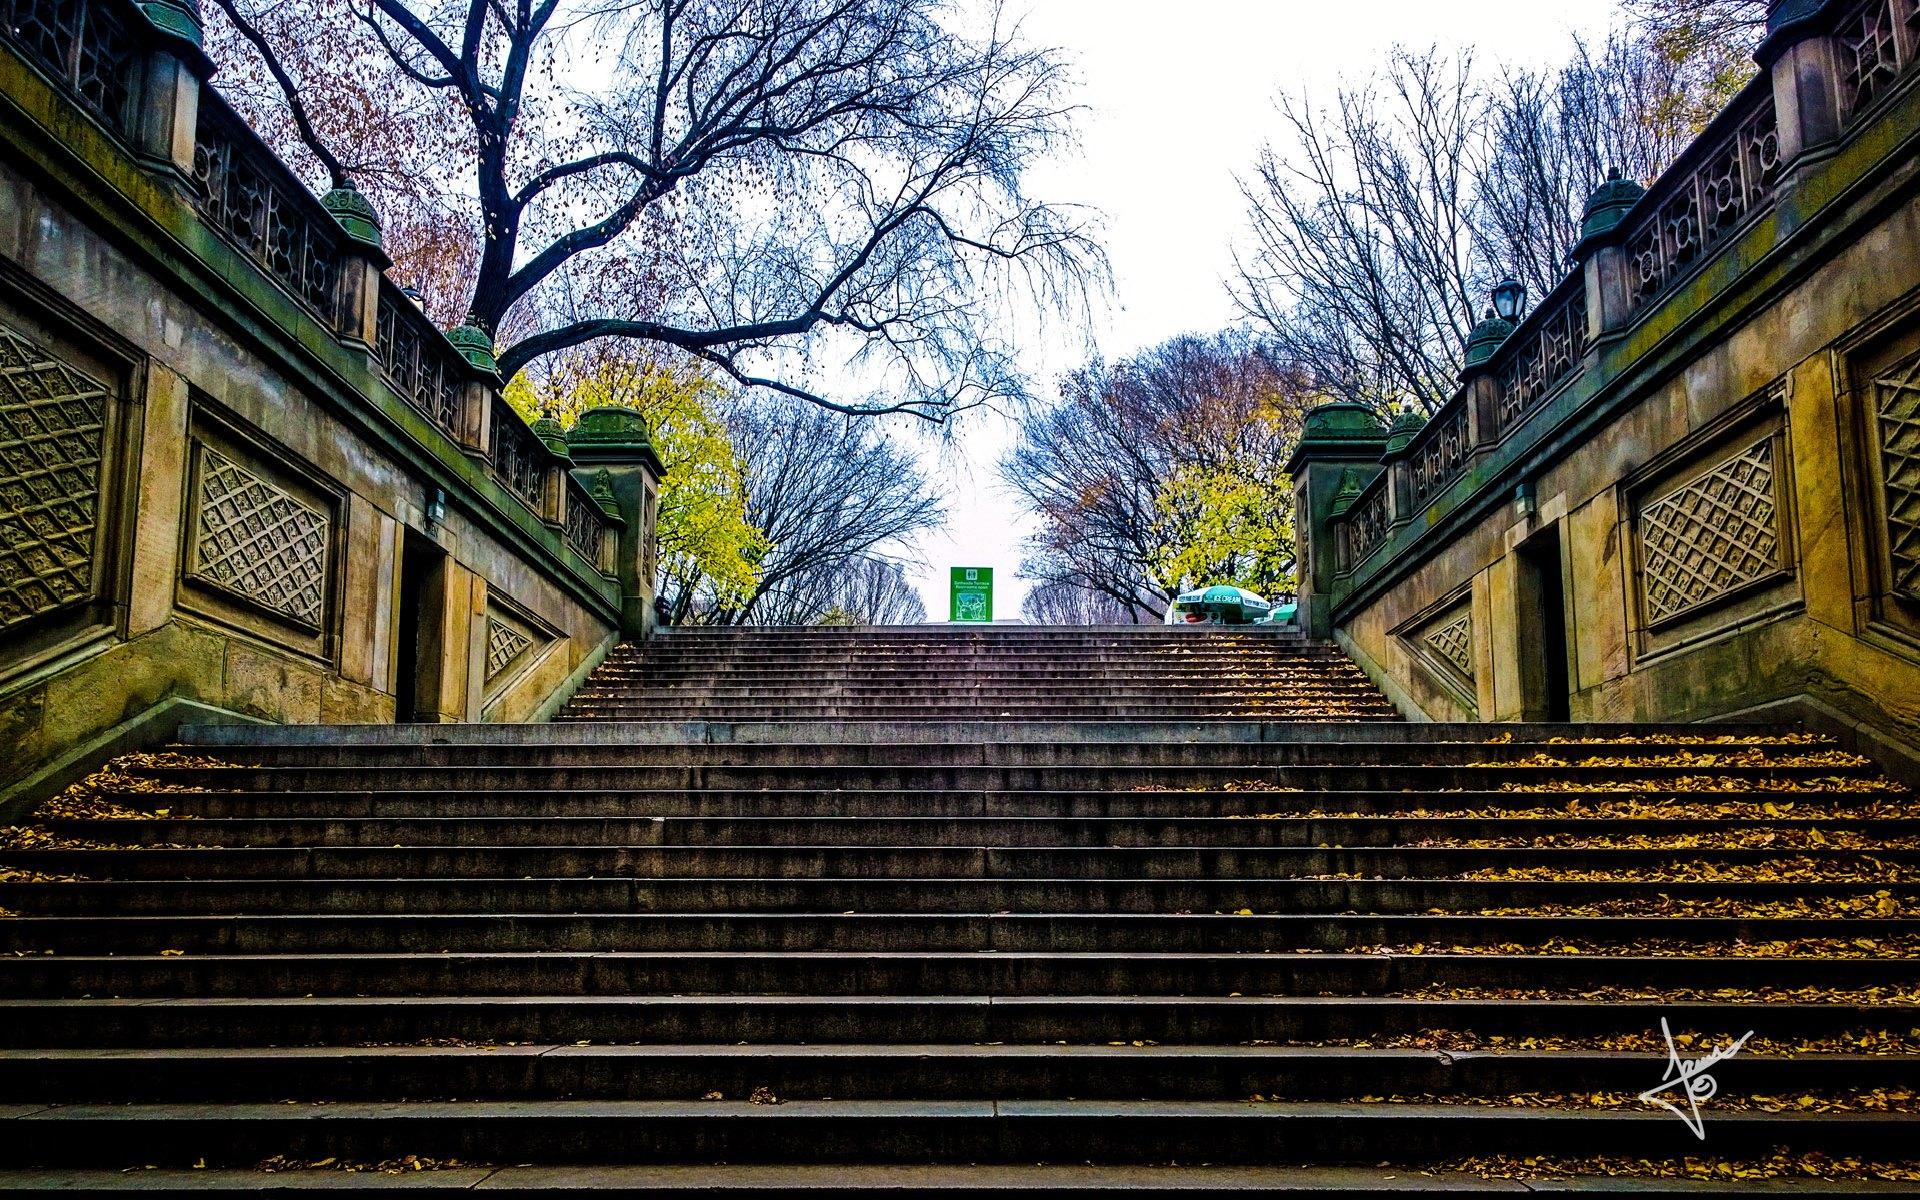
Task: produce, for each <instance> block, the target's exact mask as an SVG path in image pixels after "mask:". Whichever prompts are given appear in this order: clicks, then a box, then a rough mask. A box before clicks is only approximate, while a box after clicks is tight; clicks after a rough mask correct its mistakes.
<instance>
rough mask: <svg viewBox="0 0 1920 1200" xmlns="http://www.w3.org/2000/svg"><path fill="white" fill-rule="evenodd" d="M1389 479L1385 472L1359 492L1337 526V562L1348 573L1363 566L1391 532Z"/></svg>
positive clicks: (1391, 513) (1391, 514) (1391, 495)
mask: <svg viewBox="0 0 1920 1200" xmlns="http://www.w3.org/2000/svg"><path fill="white" fill-rule="evenodd" d="M1390 479H1391V476H1390V475H1389V474H1388V473H1387V472H1385V471H1382V472H1381V473H1380V474H1379V475H1377V476H1375V477H1374V480H1373V482H1372V483H1370V484H1368V485H1367V486H1366V487H1364V488H1362V489H1361V490H1360V494H1359V495H1358V496H1357V497H1355V499H1354V501H1353V507H1351V508H1349V509H1348V510H1347V516H1346V520H1345V521H1343V522H1342V523H1341V530H1342V541H1341V547H1342V552H1341V561H1342V564H1343V565H1344V567H1345V569H1346V570H1348V571H1352V570H1355V569H1357V568H1358V567H1359V566H1360V565H1361V564H1362V563H1364V562H1366V561H1367V559H1368V558H1369V557H1371V556H1372V554H1373V552H1374V551H1376V550H1378V549H1379V548H1380V547H1381V546H1382V545H1383V544H1384V543H1385V542H1386V540H1387V534H1389V533H1391V532H1392V531H1393V519H1394V518H1393V494H1392V489H1391V488H1390V487H1389V480H1390Z"/></svg>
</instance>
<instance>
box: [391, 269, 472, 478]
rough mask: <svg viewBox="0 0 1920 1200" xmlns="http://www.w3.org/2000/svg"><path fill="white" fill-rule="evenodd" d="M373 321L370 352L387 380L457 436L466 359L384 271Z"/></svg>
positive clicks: (463, 419)
mask: <svg viewBox="0 0 1920 1200" xmlns="http://www.w3.org/2000/svg"><path fill="white" fill-rule="evenodd" d="M375 321H376V325H375V331H376V332H375V335H374V343H373V345H374V357H376V358H377V359H379V361H380V371H381V373H382V374H384V375H385V376H386V378H387V383H388V384H389V385H390V386H392V388H393V390H394V391H396V392H398V393H400V395H401V397H402V398H403V399H405V400H406V401H407V402H408V403H410V404H412V405H413V406H414V407H415V408H416V409H418V410H420V412H421V413H422V414H424V415H425V416H426V417H427V419H428V420H430V421H432V422H433V423H434V424H435V425H438V426H439V427H440V428H441V429H442V430H444V431H445V432H446V433H447V435H448V436H449V437H452V438H454V439H456V440H459V438H460V436H461V434H462V432H463V431H464V430H465V429H466V428H467V415H466V412H465V411H464V410H465V406H466V395H465V393H466V376H467V374H468V365H467V363H466V360H465V359H463V358H461V356H460V352H459V351H457V350H455V349H454V347H453V344H452V343H451V342H449V341H448V340H447V336H446V334H444V333H442V332H440V330H439V329H437V328H436V327H435V326H434V324H433V322H432V321H429V320H428V319H427V315H426V314H425V313H424V312H421V311H420V306H419V305H418V304H415V303H414V301H413V299H412V297H410V296H408V295H407V294H406V293H405V292H403V291H401V290H400V289H399V287H397V286H396V285H395V284H394V283H393V281H392V280H390V279H387V278H384V277H382V279H381V280H380V299H379V309H378V312H377V314H376V317H375Z"/></svg>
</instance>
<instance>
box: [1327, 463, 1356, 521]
mask: <svg viewBox="0 0 1920 1200" xmlns="http://www.w3.org/2000/svg"><path fill="white" fill-rule="evenodd" d="M1361 491H1362V489H1361V486H1360V472H1358V471H1356V470H1354V469H1353V468H1352V467H1348V468H1347V469H1346V470H1344V471H1342V472H1341V473H1340V489H1339V490H1338V491H1336V492H1334V494H1333V500H1332V501H1331V502H1329V504H1328V505H1327V511H1328V512H1330V513H1331V514H1333V515H1334V516H1336V517H1337V516H1339V515H1340V514H1341V513H1343V512H1346V511H1347V510H1348V509H1350V508H1352V507H1353V502H1354V501H1355V500H1358V499H1359V498H1360V492H1361Z"/></svg>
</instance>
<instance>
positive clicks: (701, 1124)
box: [11, 1100, 1920, 1168]
mask: <svg viewBox="0 0 1920 1200" xmlns="http://www.w3.org/2000/svg"><path fill="white" fill-rule="evenodd" d="M11 1111H13V1112H14V1113H15V1115H14V1118H13V1122H12V1125H11V1127H12V1128H13V1129H15V1130H17V1136H18V1142H17V1145H16V1146H15V1148H14V1151H13V1154H12V1155H11V1157H12V1159H13V1161H14V1163H15V1164H16V1165H33V1166H86V1167H95V1168H97V1167H101V1166H129V1167H140V1166H143V1165H147V1164H154V1165H166V1166H182V1167H184V1166H190V1165H193V1164H194V1163H196V1162H204V1163H206V1164H207V1165H208V1166H216V1165H220V1166H226V1165H248V1164H252V1163H256V1162H259V1161H261V1160H262V1159H265V1158H267V1157H270V1156H273V1155H286V1156H289V1157H293V1158H298V1159H306V1160H316V1159H320V1158H323V1157H324V1158H349V1159H355V1160H361V1161H379V1160H383V1159H393V1158H399V1157H401V1156H403V1155H417V1156H424V1157H430V1158H436V1159H457V1160H461V1161H465V1162H475V1163H499V1162H534V1161H538V1162H546V1163H559V1162H581V1163H603V1162H686V1161H689V1160H693V1161H700V1160H708V1161H716V1160H717V1161H727V1162H854V1163H860V1162H866V1163H871V1162H897V1163H926V1162H958V1163H980V1162H1020V1163H1032V1162H1036V1161H1047V1160H1054V1161H1058V1160H1060V1159H1062V1158H1070V1159H1073V1160H1075V1161H1087V1160H1093V1161H1098V1162H1107V1163H1154V1162H1167V1161H1174V1160H1200V1161H1206V1162H1214V1163H1249V1162H1252V1163H1270V1162H1298V1161H1312V1162H1329V1161H1331V1162H1357V1161H1365V1162H1376V1163H1377V1162H1380V1161H1393V1160H1398V1161H1408V1160H1416V1161H1418V1160H1433V1159H1438V1160H1442V1161H1451V1160H1453V1159H1455V1158H1457V1157H1459V1156H1462V1155H1472V1154H1485V1153H1490V1152H1499V1151H1505V1150H1511V1149H1512V1148H1513V1147H1515V1146H1525V1147H1528V1148H1530V1149H1531V1150H1532V1151H1533V1152H1535V1153H1537V1154H1542V1155H1547V1154H1569V1155H1597V1154H1613V1155H1621V1154H1624V1155H1630V1156H1642V1155H1644V1153H1645V1152H1646V1149H1647V1147H1648V1146H1649V1145H1650V1144H1661V1142H1662V1140H1663V1139H1672V1138H1673V1136H1674V1135H1675V1133H1676V1132H1680V1133H1684V1130H1680V1129H1679V1123H1678V1122H1677V1121H1676V1120H1675V1118H1674V1117H1673V1116H1672V1115H1671V1114H1668V1113H1665V1112H1656V1111H1620V1110H1591V1111H1581V1110H1573V1109H1554V1108H1513V1107H1494V1106H1487V1107H1472V1106H1464V1105H1445V1104H1435V1105H1428V1104H1379V1103H1338V1102H1310V1101H1300V1102H1291V1103H1287V1102H1280V1103H1272V1102H1269V1103H1257V1102H1249V1101H1246V1100H1239V1101H1142V1100H1072V1101H1068V1100H964V1101H917V1100H893V1101H888V1100H833V1101H827V1100H800V1101H793V1102H789V1103H784V1104H754V1103H750V1102H748V1101H745V1100H723V1101H700V1100H692V1101H674V1100H659V1101H646V1100H635V1101H604V1100H602V1101H593V1100H576V1101H496V1102H484V1101H483V1102H480V1103H472V1102H460V1101H448V1102H431V1101H416V1102H408V1103H401V1104H389V1103H377V1102H357V1103H324V1104H291V1105H288V1104H230V1105H218V1106H207V1105H197V1104H186V1105H159V1104H154V1105H144V1104H134V1105H86V1104H75V1105H65V1106H56V1107H51V1108H46V1107H42V1108H39V1109H37V1110H33V1111H19V1110H11ZM1712 1130H1713V1136H1714V1139H1715V1141H1714V1148H1715V1152H1716V1153H1719V1154H1726V1155H1748V1156H1752V1155H1763V1154H1765V1153H1766V1152H1768V1151H1771V1150H1773V1149H1774V1148H1776V1147H1778V1146H1781V1145H1795V1146H1798V1147H1802V1148H1807V1147H1815V1148H1819V1149H1821V1150H1824V1151H1826V1152H1829V1153H1834V1154H1845V1155H1854V1156H1861V1157H1872V1156H1874V1155H1876V1154H1885V1153H1887V1148H1888V1147H1889V1146H1890V1145H1894V1144H1898V1143H1899V1142H1900V1141H1901V1140H1903V1139H1905V1138H1910V1137H1913V1136H1915V1134H1916V1133H1920V1117H1914V1116H1910V1115H1905V1114H1889V1113H1823V1114H1817V1115H1804V1114H1798V1115H1787V1114H1781V1113H1749V1112H1741V1111H1734V1110H1729V1111H1719V1112H1716V1113H1715V1116H1714V1120H1713V1126H1712Z"/></svg>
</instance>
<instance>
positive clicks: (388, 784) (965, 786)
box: [147, 761, 1877, 802]
mask: <svg viewBox="0 0 1920 1200" xmlns="http://www.w3.org/2000/svg"><path fill="white" fill-rule="evenodd" d="M147 773H148V774H151V775H152V776H154V777H155V778H157V779H159V780H161V781H163V782H165V783H167V784H169V785H171V786H178V787H186V788H216V789H220V790H226V791H234V790H255V791H284V790H291V789H302V790H306V789H322V790H327V791H341V790H363V791H376V790H377V791H389V792H390V791H399V790H405V789H412V788H431V789H436V790H446V789H451V788H461V789H469V790H486V791H489V792H491V791H495V790H499V789H509V790H520V789H526V788H545V789H559V788H566V789H578V788H597V789H610V788H621V789H635V790H645V789H653V788H674V789H678V788H828V787H831V788H843V789H844V788H863V789H887V790H914V791H921V790H936V789H938V790H946V789H955V788H957V789H962V790H974V791H986V790H993V791H1053V790H1082V789H1098V790H1110V791H1127V790H1133V789H1136V788H1157V789H1163V790H1179V789H1186V788H1193V789H1198V790H1215V791H1221V790H1234V789H1235V788H1241V787H1259V786H1261V785H1267V786H1270V787H1274V788H1276V789H1279V790H1288V789H1296V790H1313V791H1409V792H1413V791H1418V792H1426V793H1428V800H1429V802H1431V801H1432V800H1433V799H1434V798H1435V796H1434V794H1435V793H1444V792H1446V790H1447V789H1448V788H1459V789H1461V790H1476V791H1488V790H1491V791H1500V790H1509V789H1512V788H1519V787H1530V786H1538V785H1541V784H1548V785H1553V786H1555V787H1573V788H1576V789H1577V788H1578V787H1579V785H1581V784H1584V783H1596V782H1604V783H1613V782H1616V781H1622V780H1625V781H1630V782H1644V783H1645V784H1646V787H1647V789H1648V790H1658V789H1661V788H1664V787H1668V786H1671V785H1672V784H1674V783H1675V781H1683V780H1687V779H1692V778H1695V777H1698V776H1702V775H1707V776H1714V777H1718V778H1721V779H1724V780H1727V781H1729V782H1730V783H1734V784H1738V783H1741V782H1753V781H1769V780H1790V781H1814V780H1823V779H1868V778H1871V777H1873V776H1874V775H1876V774H1877V772H1875V771H1874V770H1873V769H1872V768H1871V767H1868V766H1864V765H1851V764H1838V765H1835V764H1813V765H1806V766H1798V765H1791V763H1790V762H1764V761H1762V762H1755V763H1751V764H1748V763H1744V762H1743V763H1733V764H1719V765H1713V766H1701V765H1698V764H1692V763H1688V764H1667V763H1658V762H1654V763H1649V762H1639V761H1635V762H1633V763H1630V764H1629V765H1626V766H1539V765H1528V764H1525V763H1519V762H1516V763H1511V764H1500V763H1448V764H1431V763H1408V762H1401V763H1390V764H1374V765H1370V764H1363V763H1311V762H1303V763H1297V764H1289V765H1285V766H1270V765H1259V764H1244V765H1240V764H1234V765H1226V766H1213V765H1204V764H1178V765H1176V764H1167V765H1152V766H1145V765H1143V766H1135V765H1126V764H1118V765H1105V766H1096V765H1074V766H1059V767H1051V766H1019V765H966V764H952V765H930V766H916V765H912V764H893V763H874V764H854V763H822V764H806V763H766V764H742V765H729V764H724V763H713V764H705V763H702V764H687V765H668V764H662V765H655V766H649V765H644V764H642V765H620V764H590V763H577V764H565V763H563V764H557V765H553V766H533V765H510V764H509V765H487V764H479V763H476V764H468V765H461V766H445V767H433V766H409V765H406V764H404V763H394V764H387V765H371V764H370V765H365V766H357V767H355V766H315V767H249V766H240V765H234V766H226V767H166V768H154V769H150V770H149V771H148V772H147ZM1226 785H1232V787H1228V786H1226ZM1724 790H1736V789H1732V788H1729V789H1724ZM1441 798H1444V797H1441Z"/></svg>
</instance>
